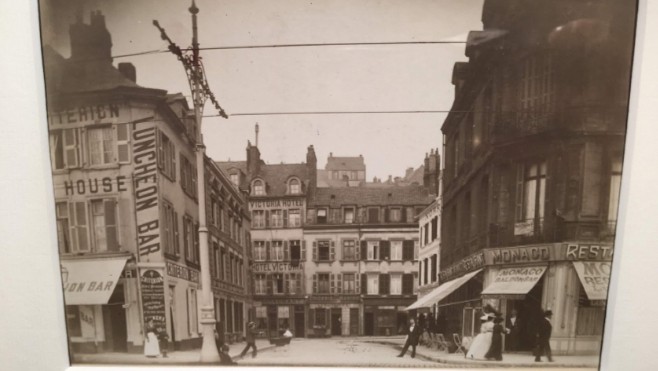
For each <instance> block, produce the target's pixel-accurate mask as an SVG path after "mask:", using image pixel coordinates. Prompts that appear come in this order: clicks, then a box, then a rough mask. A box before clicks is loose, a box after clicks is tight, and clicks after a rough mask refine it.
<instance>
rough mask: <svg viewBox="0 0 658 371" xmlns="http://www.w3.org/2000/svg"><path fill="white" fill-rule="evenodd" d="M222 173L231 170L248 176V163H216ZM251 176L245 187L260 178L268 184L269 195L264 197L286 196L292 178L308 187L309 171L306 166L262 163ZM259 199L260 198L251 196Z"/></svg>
mask: <svg viewBox="0 0 658 371" xmlns="http://www.w3.org/2000/svg"><path fill="white" fill-rule="evenodd" d="M216 164H217V166H219V168H220V169H222V171H224V172H225V173H226V174H229V172H230V170H231V169H239V170H240V171H242V172H243V173H244V174H247V162H246V161H222V162H216ZM247 176H250V178H249V179H247V184H245V185H244V186H245V187H249V184H250V183H251V181H252V180H254V179H256V178H258V179H262V180H264V181H265V183H266V184H267V195H266V196H263V197H272V196H285V195H286V194H287V192H286V191H287V187H288V185H287V183H288V180H289V179H290V178H291V177H297V178H299V180H300V181H302V182H303V183H305V184H306V185H308V181H309V178H308V171H307V168H306V165H305V164H273V165H268V164H264V163H261V164H260V169H259V171H258V173H256V174H247ZM251 197H258V196H253V195H252V196H251Z"/></svg>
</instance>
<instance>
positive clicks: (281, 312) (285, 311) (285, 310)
mask: <svg viewBox="0 0 658 371" xmlns="http://www.w3.org/2000/svg"><path fill="white" fill-rule="evenodd" d="M277 308H278V313H277V314H278V318H290V307H288V306H279V307H277Z"/></svg>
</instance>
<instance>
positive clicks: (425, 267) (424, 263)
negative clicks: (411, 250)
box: [420, 258, 429, 285]
mask: <svg viewBox="0 0 658 371" xmlns="http://www.w3.org/2000/svg"><path fill="white" fill-rule="evenodd" d="M428 261H429V260H428V259H427V258H425V259H423V260H422V261H421V262H420V264H421V268H422V270H423V285H427V278H428V273H429V272H428V267H429V263H428Z"/></svg>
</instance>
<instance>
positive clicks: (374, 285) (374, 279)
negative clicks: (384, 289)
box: [368, 274, 379, 295]
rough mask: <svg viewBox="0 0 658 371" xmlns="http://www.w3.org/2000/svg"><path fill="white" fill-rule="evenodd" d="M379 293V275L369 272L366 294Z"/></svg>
mask: <svg viewBox="0 0 658 371" xmlns="http://www.w3.org/2000/svg"><path fill="white" fill-rule="evenodd" d="M377 294H379V275H378V274H369V275H368V295H377Z"/></svg>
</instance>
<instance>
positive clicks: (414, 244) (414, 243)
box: [412, 240, 420, 260]
mask: <svg viewBox="0 0 658 371" xmlns="http://www.w3.org/2000/svg"><path fill="white" fill-rule="evenodd" d="M412 242H413V246H414V260H418V245H419V244H420V243H419V242H418V241H415V240H414V241H412Z"/></svg>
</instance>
